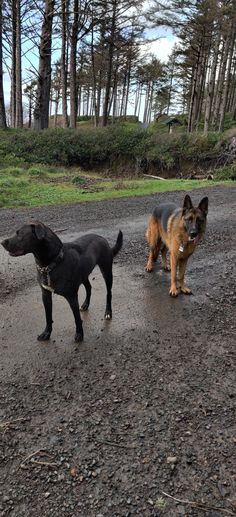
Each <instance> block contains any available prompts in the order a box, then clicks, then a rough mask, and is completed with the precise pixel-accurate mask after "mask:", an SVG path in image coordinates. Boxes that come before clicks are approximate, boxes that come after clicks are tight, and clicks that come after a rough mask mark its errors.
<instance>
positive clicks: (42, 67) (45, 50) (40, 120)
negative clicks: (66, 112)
mask: <svg viewBox="0 0 236 517" xmlns="http://www.w3.org/2000/svg"><path fill="white" fill-rule="evenodd" d="M54 8H55V0H45V8H44V19H43V24H42V31H41V40H40V50H39V72H38V81H37V94H36V103H35V109H34V129H35V130H36V131H39V130H40V129H44V128H47V127H48V118H49V102H50V88H51V54H52V22H53V16H54Z"/></svg>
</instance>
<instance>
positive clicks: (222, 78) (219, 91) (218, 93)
mask: <svg viewBox="0 0 236 517" xmlns="http://www.w3.org/2000/svg"><path fill="white" fill-rule="evenodd" d="M229 46H230V35H229V34H228V36H227V38H226V42H225V45H224V47H223V50H222V58H221V65H220V71H219V79H218V82H217V89H216V99H215V106H214V117H213V125H214V129H216V128H217V125H218V122H219V112H220V105H221V102H222V95H223V90H224V82H225V71H226V66H227V60H228V54H229Z"/></svg>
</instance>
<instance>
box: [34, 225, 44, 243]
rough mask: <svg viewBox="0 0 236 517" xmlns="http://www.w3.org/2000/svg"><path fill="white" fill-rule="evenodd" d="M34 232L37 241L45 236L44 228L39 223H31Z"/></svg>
mask: <svg viewBox="0 0 236 517" xmlns="http://www.w3.org/2000/svg"><path fill="white" fill-rule="evenodd" d="M32 227H33V229H34V233H35V235H36V237H37V239H38V240H39V241H42V240H43V239H44V237H45V228H44V225H43V224H41V223H36V224H32Z"/></svg>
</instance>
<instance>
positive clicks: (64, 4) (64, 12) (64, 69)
mask: <svg viewBox="0 0 236 517" xmlns="http://www.w3.org/2000/svg"><path fill="white" fill-rule="evenodd" d="M68 10H69V0H61V22H62V30H61V96H62V119H63V122H62V125H63V127H68V125H69V124H68V113H67V76H68V60H67V57H68V56H67V48H68V41H67V35H68V18H69V13H68Z"/></svg>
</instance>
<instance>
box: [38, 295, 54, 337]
mask: <svg viewBox="0 0 236 517" xmlns="http://www.w3.org/2000/svg"><path fill="white" fill-rule="evenodd" d="M42 299H43V305H44V309H45V315H46V327H45V330H44V331H43V332H42V334H40V335H39V336H38V338H37V339H38V341H47V340H48V339H50V336H51V332H52V324H53V321H52V293H51V292H50V291H47V290H46V289H44V288H42Z"/></svg>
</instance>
